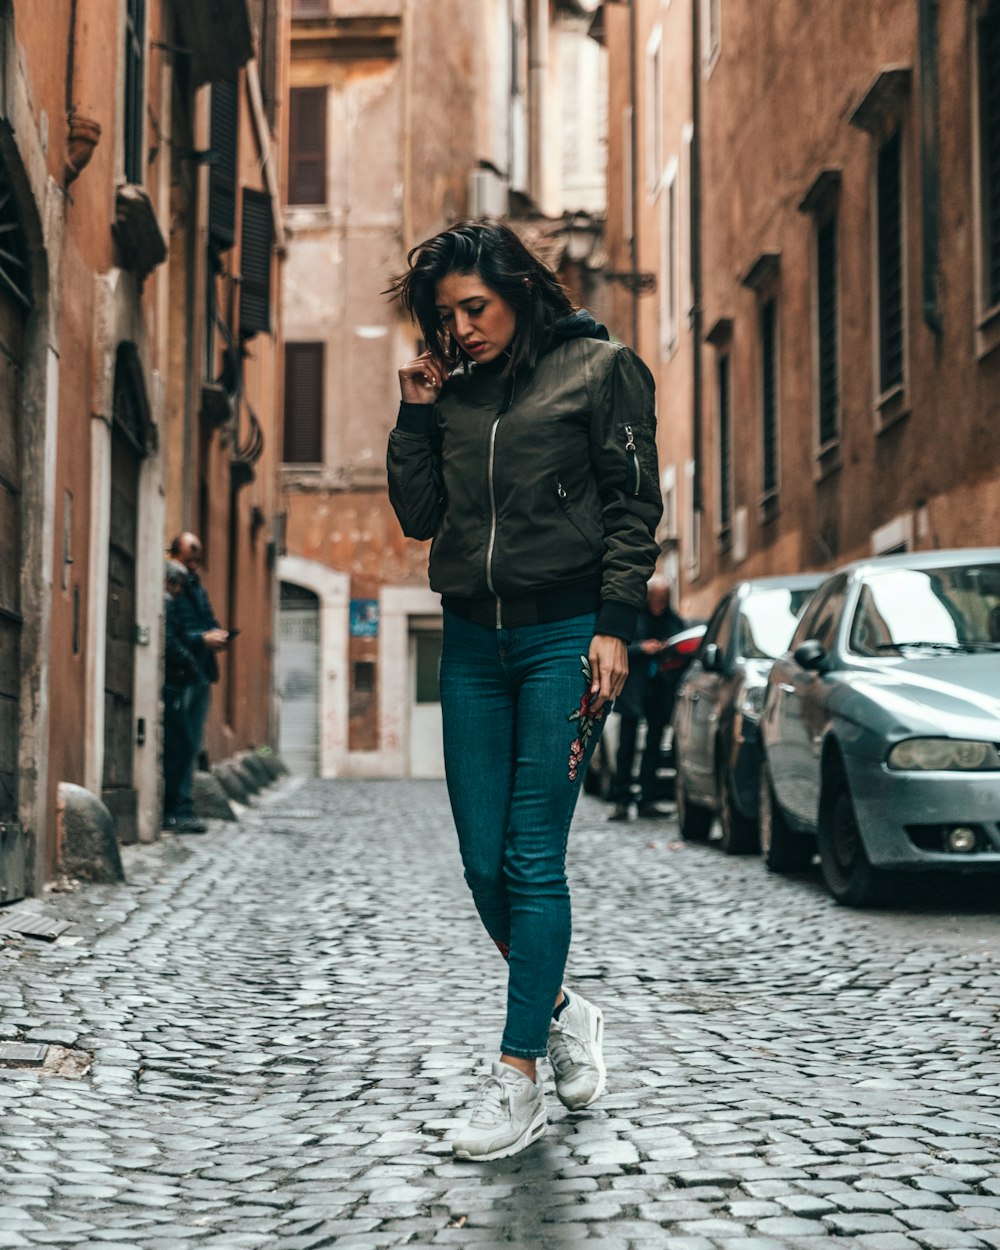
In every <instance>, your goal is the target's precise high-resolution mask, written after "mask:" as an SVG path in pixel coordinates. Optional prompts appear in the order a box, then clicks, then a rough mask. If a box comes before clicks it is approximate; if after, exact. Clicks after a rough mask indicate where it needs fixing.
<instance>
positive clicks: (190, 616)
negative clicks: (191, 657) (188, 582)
mask: <svg viewBox="0 0 1000 1250" xmlns="http://www.w3.org/2000/svg"><path fill="white" fill-rule="evenodd" d="M175 602H176V605H177V616H176V626H177V634H178V636H179V638H180V639H181V641H182V643H183V644H184V646H186V647H187V648H188V649H189V650H190V651H192V652H194V653H195V654H199V653H203V652H205V651H206V650H207V648H206V647H205V642H204V639H203V638H202V634H203V633H204V631H205V627H204V626H203V625H202V624H201V622H200V621H199V620H198V611H197V608H196V607H195V605H194V603H193V602H192V600H191V596H190V595H189V594H188V593H187V592H186V591H184V590H182V591H181V593H180V594H179V595H178V596H177V599H176V601H175Z"/></svg>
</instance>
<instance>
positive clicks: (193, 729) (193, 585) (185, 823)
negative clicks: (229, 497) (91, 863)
mask: <svg viewBox="0 0 1000 1250" xmlns="http://www.w3.org/2000/svg"><path fill="white" fill-rule="evenodd" d="M170 554H171V556H172V557H173V558H174V559H175V560H177V561H179V562H180V563H181V564H182V565H183V566H184V568H185V569H186V570H187V578H186V580H185V582H184V589H183V591H182V592H181V594H180V595H179V596H178V597H177V612H178V617H179V620H180V625H181V634H182V637H183V640H184V643H185V645H186V646H187V647H188V648H189V650H190V651H191V653H192V654H193V656H194V658H195V663H196V664H197V666H198V675H197V679H196V680H195V681H193V682H192V683H191V685H190V686H188V688H187V693H186V695H185V714H186V716H187V723H188V732H189V733H190V735H191V743H192V751H191V760H190V763H189V764H188V767H187V768H186V769H185V771H184V775H183V776H182V777H181V783H180V795H179V798H178V804H177V816H178V819H179V821H180V826H181V827H182V828H183V829H184V830H185V832H188V833H203V832H204V829H205V826H204V825H203V824H202V822H201V821H200V820H199V819H198V818H197V816H196V815H195V811H194V770H195V765H196V762H197V759H198V755H199V754H200V752H201V747H202V741H203V739H204V736H205V720H206V718H207V716H208V705H209V702H210V700H211V697H212V685H213V684H214V683H215V682H217V681H218V680H219V661H218V659H217V658H216V654H217V652H219V651H221V650H223V648H224V647H225V646H226V644H227V643H228V641H229V634H228V632H227V631H226V630H224V629H220V627H219V622H218V621H217V620H216V617H215V613H214V611H213V610H212V604H211V600H210V599H209V597H208V592H207V591H206V590H205V587H204V586H203V585H202V584H201V578H200V577H199V575H198V570H199V568H200V567H201V540H200V539H199V538H198V537H197V535H195V534H179V535H178V536H177V537H176V538H175V539H174V540H173V542H172V543H171V544H170ZM199 826H200V827H199Z"/></svg>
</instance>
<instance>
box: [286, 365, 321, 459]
mask: <svg viewBox="0 0 1000 1250" xmlns="http://www.w3.org/2000/svg"><path fill="white" fill-rule="evenodd" d="M322 460H323V344H322V343H287V344H286V345H285V450H284V461H285V463H286V464H320V463H322Z"/></svg>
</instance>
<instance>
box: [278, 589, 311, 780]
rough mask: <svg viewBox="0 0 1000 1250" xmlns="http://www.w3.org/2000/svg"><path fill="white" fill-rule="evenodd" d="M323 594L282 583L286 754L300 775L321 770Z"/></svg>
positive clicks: (280, 682) (281, 742) (281, 671)
mask: <svg viewBox="0 0 1000 1250" xmlns="http://www.w3.org/2000/svg"><path fill="white" fill-rule="evenodd" d="M319 626H320V605H319V596H318V595H316V594H314V593H313V592H312V591H311V590H307V589H306V588H305V587H304V586H297V585H296V584H295V583H294V582H282V583H281V607H280V610H279V615H278V654H277V687H278V695H279V697H280V700H281V720H280V729H279V734H278V743H279V749H280V751H281V757H282V759H283V760H284V761H285V763H286V764H287V765H288V768H289V771H290V772H292V773H293V774H295V775H297V776H300V777H316V776H318V775H319V756H320V749H319V747H320V743H319V709H320V688H319V672H320V627H319Z"/></svg>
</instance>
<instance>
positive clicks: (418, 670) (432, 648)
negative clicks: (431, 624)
mask: <svg viewBox="0 0 1000 1250" xmlns="http://www.w3.org/2000/svg"><path fill="white" fill-rule="evenodd" d="M442 638H443V635H442V633H441V631H440V630H418V631H415V632H414V634H413V640H414V646H415V649H416V663H415V664H414V666H413V667H414V681H415V684H416V689H415V691H414V702H416V703H440V702H441V686H440V681H439V673H440V668H441V642H442Z"/></svg>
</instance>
